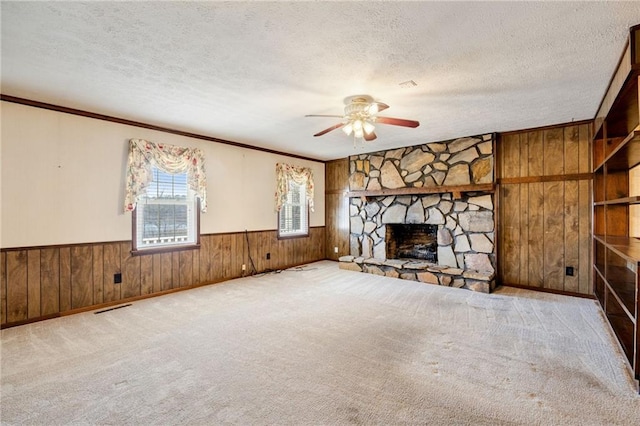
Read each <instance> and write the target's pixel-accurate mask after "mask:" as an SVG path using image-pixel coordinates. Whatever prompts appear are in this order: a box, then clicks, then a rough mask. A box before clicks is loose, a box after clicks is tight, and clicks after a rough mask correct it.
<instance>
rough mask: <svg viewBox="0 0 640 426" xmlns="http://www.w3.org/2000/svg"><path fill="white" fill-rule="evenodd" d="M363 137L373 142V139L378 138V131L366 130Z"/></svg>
mask: <svg viewBox="0 0 640 426" xmlns="http://www.w3.org/2000/svg"><path fill="white" fill-rule="evenodd" d="M363 137H364V140H365V141H367V142H371V141H372V140H374V139H375V138H377V136H376V132H371V133H367V132H364V135H363Z"/></svg>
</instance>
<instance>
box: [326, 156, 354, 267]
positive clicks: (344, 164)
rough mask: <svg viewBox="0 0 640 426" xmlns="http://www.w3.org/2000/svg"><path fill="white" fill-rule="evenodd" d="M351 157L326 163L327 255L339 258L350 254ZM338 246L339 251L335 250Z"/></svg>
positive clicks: (334, 258) (330, 257)
mask: <svg viewBox="0 0 640 426" xmlns="http://www.w3.org/2000/svg"><path fill="white" fill-rule="evenodd" d="M348 190H349V159H348V158H343V159H340V160H334V161H329V162H327V163H326V165H325V198H324V199H325V212H326V213H325V227H326V232H327V242H326V257H327V259H332V260H338V258H339V257H340V256H346V255H348V254H349V198H347V197H346V196H345V192H346V191H348ZM335 247H338V253H336V252H335Z"/></svg>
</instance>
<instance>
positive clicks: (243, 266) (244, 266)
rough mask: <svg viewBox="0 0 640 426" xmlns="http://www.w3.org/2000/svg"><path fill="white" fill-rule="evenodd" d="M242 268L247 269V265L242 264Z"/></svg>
mask: <svg viewBox="0 0 640 426" xmlns="http://www.w3.org/2000/svg"><path fill="white" fill-rule="evenodd" d="M242 270H243V271H246V270H247V265H245V264H244V263H243V264H242Z"/></svg>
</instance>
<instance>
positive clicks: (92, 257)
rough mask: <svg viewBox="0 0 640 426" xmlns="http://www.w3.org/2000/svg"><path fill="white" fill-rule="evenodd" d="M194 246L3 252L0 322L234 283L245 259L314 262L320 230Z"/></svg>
mask: <svg viewBox="0 0 640 426" xmlns="http://www.w3.org/2000/svg"><path fill="white" fill-rule="evenodd" d="M200 244H201V246H200V248H199V249H196V250H184V251H175V252H170V253H162V254H149V255H141V256H131V242H130V241H128V242H109V243H93V244H75V245H69V246H55V247H41V248H28V249H6V250H2V252H0V295H1V299H0V303H1V304H0V308H1V309H0V318H1V323H2V325H3V326H4V325H11V324H15V323H21V322H24V321H28V320H36V319H39V318H47V317H51V316H57V315H59V314H63V313H65V312H66V313H69V312H73V311H75V310H86V309H91V307H99V306H104V305H106V304H109V303H114V302H124V301H127V300H133V299H136V298H139V297H143V296H148V295H153V294H160V293H163V292H166V291H168V290H173V289H179V288H185V287H192V286H197V285H202V284H208V283H215V282H220V281H225V280H229V279H232V278H237V277H241V276H243V275H247V274H249V272H251V270H252V266H251V261H250V259H249V254H250V255H251V259H253V263H254V265H255V269H256V271H257V272H258V273H260V272H264V271H268V270H275V269H284V268H287V267H291V266H295V265H301V264H304V263H308V262H313V261H316V260H321V259H324V258H325V228H324V227H315V228H311V229H310V233H309V237H307V238H292V239H283V240H278V239H277V232H276V231H255V232H248V233H247V234H245V233H244V232H242V233H229V234H214V235H203V236H201V237H200ZM267 253H270V255H271V256H270V259H269V260H267V258H266V254H267ZM243 264H245V265H246V268H247V269H246V272H244V273H243V271H242V265H243ZM116 273H121V274H122V283H121V284H114V274H116Z"/></svg>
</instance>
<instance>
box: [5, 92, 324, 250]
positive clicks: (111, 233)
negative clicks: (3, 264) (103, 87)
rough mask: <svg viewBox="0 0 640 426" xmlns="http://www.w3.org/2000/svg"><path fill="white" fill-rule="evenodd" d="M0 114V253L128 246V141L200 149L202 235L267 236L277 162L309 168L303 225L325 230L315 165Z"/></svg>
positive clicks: (88, 124) (62, 120)
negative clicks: (310, 208) (310, 190)
mask: <svg viewBox="0 0 640 426" xmlns="http://www.w3.org/2000/svg"><path fill="white" fill-rule="evenodd" d="M1 115H2V130H1V136H2V143H1V145H0V147H1V151H0V152H1V156H2V160H1V166H0V173H1V174H0V176H1V179H2V182H1V190H0V191H1V192H0V194H1V200H2V209H1V213H0V218H1V226H0V229H1V232H2V235H1V237H0V241H1V246H2V247H3V248H8V247H25V246H39V245H51V244H70V243H86V242H104V241H118V240H130V239H131V213H123V207H122V206H123V200H124V174H125V169H126V160H127V150H128V141H129V139H130V138H141V139H147V140H150V141H152V142H163V143H167V144H172V145H180V146H189V147H198V148H201V149H202V150H204V153H205V160H206V168H207V197H208V201H209V208H208V212H207V213H204V214H202V215H201V219H200V220H201V222H200V230H201V233H203V234H209V233H218V232H237V231H244V230H245V229H247V230H249V231H251V230H266V229H276V226H277V225H276V223H277V214H276V213H275V211H274V192H275V185H276V183H275V179H276V178H275V166H276V163H277V162H286V163H289V164H293V165H296V166H304V167H311V169H312V170H313V174H314V181H315V211H314V212H312V213H311V214H310V224H311V226H324V163H321V162H315V161H306V160H299V159H297V158H292V157H287V156H282V155H275V154H269V153H265V152H260V151H255V150H251V149H245V148H238V147H234V146H230V145H225V144H219V143H213V142H206V141H202V140H199V139H193V138H188V137H183V136H178V135H173V134H169V133H164V132H158V131H154V130H147V129H142V128H138V127H133V126H126V125H122V124H116V123H111V122H106V121H101V120H95V119H91V118H85V117H79V116H74V115H70V114H63V113H59V112H54V111H48V110H44V109H40V108H33V107H29V106H24V105H18V104H13V103H9V102H2V110H1Z"/></svg>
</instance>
